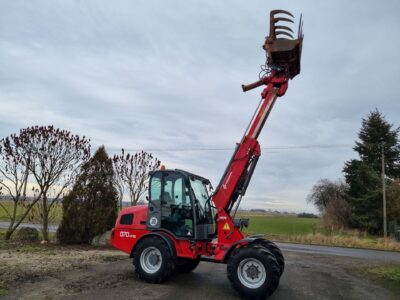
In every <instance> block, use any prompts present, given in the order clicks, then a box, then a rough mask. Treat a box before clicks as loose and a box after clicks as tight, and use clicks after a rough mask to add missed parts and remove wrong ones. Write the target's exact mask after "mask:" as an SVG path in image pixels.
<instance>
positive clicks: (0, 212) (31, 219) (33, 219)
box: [0, 201, 62, 224]
mask: <svg viewBox="0 0 400 300" xmlns="http://www.w3.org/2000/svg"><path fill="white" fill-rule="evenodd" d="M1 204H2V205H3V206H5V207H6V209H7V210H8V212H9V213H10V214H12V212H13V208H14V203H13V202H12V201H1ZM33 209H34V210H35V211H36V214H31V213H30V214H28V216H27V217H26V218H25V219H24V221H23V223H41V221H40V219H39V214H38V212H37V210H38V209H39V207H38V205H35V206H34V208H33ZM25 210H26V208H25V207H24V206H23V205H18V206H17V220H19V219H20V218H21V216H22V215H23V213H24V212H25ZM61 218H62V205H61V204H58V203H56V204H54V207H53V209H52V211H51V220H50V223H53V224H59V223H60V221H61ZM0 221H10V217H9V216H8V215H7V213H6V212H5V210H4V209H3V208H2V207H1V206H0Z"/></svg>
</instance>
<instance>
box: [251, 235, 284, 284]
mask: <svg viewBox="0 0 400 300" xmlns="http://www.w3.org/2000/svg"><path fill="white" fill-rule="evenodd" d="M257 243H259V244H261V245H262V246H264V247H266V248H267V249H268V250H269V251H270V252H271V253H272V254H273V255H274V256H275V259H276V261H277V262H278V265H279V270H280V275H279V276H282V274H283V271H284V270H285V258H284V257H283V254H282V251H281V249H279V247H278V246H277V245H276V244H275V243H274V242H271V241H269V240H261V241H259V242H257Z"/></svg>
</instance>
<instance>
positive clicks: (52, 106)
mask: <svg viewBox="0 0 400 300" xmlns="http://www.w3.org/2000/svg"><path fill="white" fill-rule="evenodd" d="M0 4H1V9H0V137H5V136H7V135H9V134H11V133H14V132H17V131H18V130H19V129H20V128H23V127H26V126H31V125H49V124H54V125H55V126H57V127H60V128H63V129H68V130H70V131H72V132H73V133H76V134H79V135H85V136H87V137H89V138H91V140H92V145H93V148H96V147H97V146H99V145H101V144H104V145H105V146H106V148H107V150H108V152H109V154H110V155H112V154H114V153H117V152H118V151H119V149H121V148H125V149H131V150H132V151H134V150H139V149H147V150H152V152H154V154H155V155H156V156H157V157H158V158H159V159H160V160H162V162H163V163H164V164H165V165H166V166H167V167H168V168H181V169H186V170H188V171H191V172H193V173H198V174H199V175H202V176H204V177H207V178H210V179H211V181H212V182H213V183H214V186H216V185H217V184H218V182H219V179H220V176H221V175H222V173H223V171H224V169H225V167H226V164H227V162H228V161H229V158H230V156H231V154H232V151H233V148H234V145H235V143H236V142H237V141H239V140H240V139H241V136H242V134H243V132H244V130H245V129H246V127H247V124H248V122H249V120H250V118H251V116H252V114H253V112H254V110H255V108H256V106H257V104H258V101H259V93H260V92H261V89H257V90H255V91H252V92H248V93H246V94H244V93H243V92H242V91H241V88H240V85H241V84H242V83H249V82H253V81H255V80H257V79H258V73H259V66H260V65H261V64H262V63H264V61H265V54H264V51H263V50H262V49H261V45H262V44H263V42H264V37H265V36H266V35H267V32H268V20H269V17H268V12H269V11H270V10H271V9H276V8H283V9H287V10H290V11H291V12H292V13H294V14H295V15H296V16H297V18H298V16H299V14H300V13H301V12H302V13H303V16H304V20H305V21H304V34H305V39H304V47H303V57H302V72H301V74H300V75H299V76H298V77H296V78H295V79H294V80H293V81H291V82H290V84H289V90H288V92H287V94H286V95H285V96H284V97H283V98H280V99H278V102H277V104H276V105H275V107H274V110H273V112H272V113H271V115H270V118H269V120H268V121H267V123H266V126H265V128H264V131H263V132H262V134H261V135H260V138H259V142H260V144H261V146H262V147H263V148H267V149H263V153H262V156H261V159H260V161H259V163H258V166H257V169H256V172H255V174H254V176H253V180H252V182H251V183H250V187H249V189H248V192H247V195H246V197H245V199H244V200H243V201H242V207H244V208H251V207H259V208H265V209H278V210H289V211H315V209H314V207H312V206H311V205H307V204H306V196H307V194H308V193H309V191H310V189H311V187H312V185H313V184H314V183H315V182H316V181H317V180H319V179H321V178H329V179H337V178H340V177H341V176H342V174H341V171H342V167H343V163H344V161H346V160H348V159H350V158H353V157H355V153H354V152H353V151H352V149H351V148H352V145H353V144H354V141H355V139H356V138H357V131H358V129H359V127H360V122H361V118H362V117H364V116H366V114H368V112H369V111H371V110H374V109H375V108H378V109H379V110H380V111H381V112H382V113H383V114H384V115H385V116H386V118H387V120H388V121H389V122H391V123H394V124H396V126H398V125H399V123H400V120H399V116H400V102H399V99H400V87H399V79H400V59H399V49H400V33H399V30H400V1H397V0H393V1H389V0H386V1H372V0H370V1H360V0H359V1H348V0H346V1H344V0H342V1H338V0H336V1H315V0H314V1H299V0H296V1H272V0H269V1H261V0H260V1H255V0H252V1H243V0H236V1H215V0H214V1H211V0H210V1H205V0H202V1H194V0H192V1H189V0H185V1H182V0H181V1H172V0H168V1H162V0H157V1H155V0H153V1H151V0H146V1H144V0H143V1H109V0H105V1H99V0H96V1H67V0H65V1H50V0H48V1H16V0H9V1H5V0H0ZM313 145H322V146H324V147H308V146H313ZM331 145H336V146H334V147H325V146H331ZM288 146H296V147H294V148H289V149H284V148H288ZM297 146H307V147H304V148H301V147H300V148H299V147H297ZM268 148H270V149H268ZM185 149H229V150H203V151H184V150H185ZM230 149H232V150H230ZM177 150H181V151H177Z"/></svg>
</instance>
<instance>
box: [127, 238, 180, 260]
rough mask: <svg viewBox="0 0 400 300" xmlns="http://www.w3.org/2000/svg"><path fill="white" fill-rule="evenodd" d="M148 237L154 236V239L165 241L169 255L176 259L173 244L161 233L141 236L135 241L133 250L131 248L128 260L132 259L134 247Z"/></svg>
mask: <svg viewBox="0 0 400 300" xmlns="http://www.w3.org/2000/svg"><path fill="white" fill-rule="evenodd" d="M149 236H156V237H159V238H161V239H162V240H163V241H165V242H166V243H167V245H168V249H169V251H170V253H171V255H172V256H173V257H176V249H175V246H174V242H173V241H172V240H171V238H170V237H169V236H167V235H165V234H162V233H158V232H151V233H147V234H145V235H143V236H142V237H141V238H140V239H138V240H137V242H136V243H135V246H133V248H132V251H131V254H130V255H129V257H130V258H133V253H134V252H135V249H136V246H137V245H138V244H139V242H140V241H141V240H143V239H144V238H146V237H149Z"/></svg>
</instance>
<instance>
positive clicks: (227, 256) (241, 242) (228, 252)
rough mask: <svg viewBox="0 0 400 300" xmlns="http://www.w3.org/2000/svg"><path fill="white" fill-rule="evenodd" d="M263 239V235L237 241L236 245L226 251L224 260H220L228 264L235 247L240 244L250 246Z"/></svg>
mask: <svg viewBox="0 0 400 300" xmlns="http://www.w3.org/2000/svg"><path fill="white" fill-rule="evenodd" d="M263 239H264V234H254V235H250V236H248V237H246V238H244V239H242V240H239V241H237V242H236V243H234V244H233V245H232V246H231V247H230V248H229V249H228V251H226V253H225V255H224V258H223V260H222V262H224V263H226V262H228V259H229V257H230V256H231V254H232V252H233V250H235V249H236V246H237V245H240V244H252V243H254V242H258V241H260V240H263Z"/></svg>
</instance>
